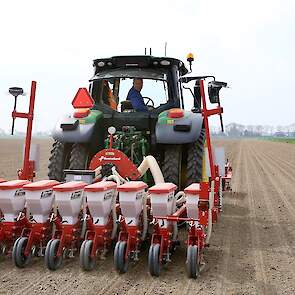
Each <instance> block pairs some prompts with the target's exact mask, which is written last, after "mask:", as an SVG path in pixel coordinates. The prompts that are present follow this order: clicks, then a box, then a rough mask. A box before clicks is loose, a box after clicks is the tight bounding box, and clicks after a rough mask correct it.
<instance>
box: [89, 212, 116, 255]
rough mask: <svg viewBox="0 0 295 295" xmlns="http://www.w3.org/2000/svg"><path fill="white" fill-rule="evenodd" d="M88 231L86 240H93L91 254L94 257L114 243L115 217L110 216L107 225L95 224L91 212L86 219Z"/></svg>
mask: <svg viewBox="0 0 295 295" xmlns="http://www.w3.org/2000/svg"><path fill="white" fill-rule="evenodd" d="M86 224H87V231H86V235H85V240H92V241H93V244H92V250H91V254H90V256H91V257H92V258H94V257H96V256H97V253H98V252H103V251H105V250H107V249H108V248H110V246H111V244H112V239H111V235H112V230H113V219H112V216H111V215H110V216H109V220H108V222H107V224H106V225H104V226H102V225H95V224H94V223H93V219H92V217H91V215H90V214H88V216H87V219H86Z"/></svg>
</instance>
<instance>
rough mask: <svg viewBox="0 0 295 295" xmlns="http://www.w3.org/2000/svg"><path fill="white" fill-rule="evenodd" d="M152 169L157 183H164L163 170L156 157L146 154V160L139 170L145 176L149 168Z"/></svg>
mask: <svg viewBox="0 0 295 295" xmlns="http://www.w3.org/2000/svg"><path fill="white" fill-rule="evenodd" d="M148 169H150V171H151V173H152V176H153V178H154V182H155V184H158V183H164V182H165V181H164V176H163V174H162V171H161V169H160V167H159V165H158V163H157V161H156V159H155V158H154V157H153V156H146V157H145V158H144V160H143V161H142V162H141V164H140V165H139V167H138V168H137V170H138V171H139V173H140V174H141V176H143V175H144V174H145V173H146V172H147V170H148Z"/></svg>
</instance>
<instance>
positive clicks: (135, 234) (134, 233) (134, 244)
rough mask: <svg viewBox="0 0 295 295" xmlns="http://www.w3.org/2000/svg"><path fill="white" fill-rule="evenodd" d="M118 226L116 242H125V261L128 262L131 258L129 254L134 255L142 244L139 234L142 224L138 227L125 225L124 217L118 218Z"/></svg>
mask: <svg viewBox="0 0 295 295" xmlns="http://www.w3.org/2000/svg"><path fill="white" fill-rule="evenodd" d="M119 221H120V225H121V231H120V232H119V236H118V241H126V243H127V245H126V252H125V260H128V258H129V257H131V253H135V251H137V250H138V248H139V247H140V244H141V242H142V240H141V233H142V224H140V225H139V226H136V225H131V226H130V225H127V224H126V221H125V218H124V216H122V215H121V216H120V219H119Z"/></svg>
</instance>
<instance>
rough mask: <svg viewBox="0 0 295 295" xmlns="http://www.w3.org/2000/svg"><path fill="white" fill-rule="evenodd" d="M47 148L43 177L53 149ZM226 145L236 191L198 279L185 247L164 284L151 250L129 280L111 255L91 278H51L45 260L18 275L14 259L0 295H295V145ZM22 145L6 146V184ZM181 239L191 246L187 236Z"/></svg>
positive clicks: (4, 272)
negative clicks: (188, 266) (150, 264)
mask: <svg viewBox="0 0 295 295" xmlns="http://www.w3.org/2000/svg"><path fill="white" fill-rule="evenodd" d="M40 142H41V152H42V155H43V158H42V162H41V167H42V171H41V173H39V176H40V178H42V177H45V175H46V163H47V161H46V159H48V154H49V145H50V143H49V142H48V141H40ZM218 144H222V145H224V146H225V147H226V150H227V154H228V157H229V158H230V160H231V162H232V164H233V169H234V176H233V182H232V188H233V192H232V193H227V194H226V195H225V197H224V212H223V213H222V215H221V218H220V220H219V222H218V224H216V225H215V226H214V230H213V233H212V238H211V244H210V247H209V248H207V249H206V250H205V260H206V266H205V268H204V270H203V272H202V273H201V275H200V277H199V278H198V279H197V280H192V279H188V278H187V277H186V273H185V257H186V250H185V246H184V243H182V244H181V246H180V247H179V248H178V249H177V250H176V253H175V254H174V256H173V257H172V262H171V263H170V264H169V265H167V266H165V267H164V269H163V270H162V273H161V276H160V277H159V278H153V277H151V276H150V275H149V274H148V271H147V252H148V249H145V250H144V251H143V252H142V253H141V255H140V261H139V262H138V263H136V264H133V265H130V266H129V270H128V273H126V274H124V275H118V274H117V273H116V272H115V270H114V267H113V260H112V259H113V256H112V255H111V254H109V255H108V256H107V258H106V260H104V261H100V262H99V263H98V265H97V267H96V269H95V270H94V271H92V272H87V273H86V272H83V271H81V270H80V268H79V265H78V259H72V260H67V261H66V262H65V263H64V266H63V267H62V268H61V269H60V270H58V271H55V272H50V271H48V270H47V269H46V268H45V267H44V265H43V261H42V259H38V258H37V259H34V260H33V263H32V265H30V266H28V267H27V268H26V269H16V268H15V267H13V265H12V263H11V259H9V258H8V257H6V258H4V259H2V261H1V262H0V287H1V288H0V294H49V293H50V294H62V295H66V294H218V295H221V294H222V295H223V294H224V295H228V294H235V295H236V294H259V295H260V294H267V295H268V294H295V188H294V184H295V145H292V144H284V143H274V142H266V141H256V140H223V141H218ZM19 145H20V141H10V142H9V141H2V140H1V141H0V167H1V168H0V177H5V178H9V179H11V178H12V177H13V176H14V175H15V170H16V168H18V167H19V165H20V163H19V162H20V158H19V157H18V158H16V157H15V152H16V151H18V152H19V150H21V149H20V148H19ZM180 236H181V240H182V241H183V240H184V239H185V236H186V233H185V232H184V231H182V232H181V233H180Z"/></svg>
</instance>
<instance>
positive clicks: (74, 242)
mask: <svg viewBox="0 0 295 295" xmlns="http://www.w3.org/2000/svg"><path fill="white" fill-rule="evenodd" d="M54 223H55V226H56V230H55V232H54V234H53V236H52V239H59V240H60V242H59V246H58V249H57V253H56V256H57V257H60V256H61V255H62V254H63V250H64V249H75V250H78V247H79V242H80V235H81V226H82V225H81V221H80V219H79V221H78V222H77V223H76V224H64V223H62V222H61V218H55V220H54Z"/></svg>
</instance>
